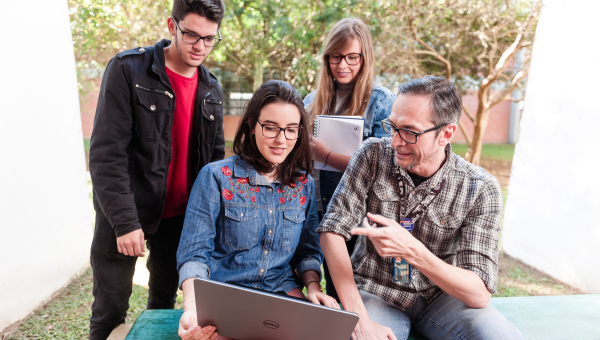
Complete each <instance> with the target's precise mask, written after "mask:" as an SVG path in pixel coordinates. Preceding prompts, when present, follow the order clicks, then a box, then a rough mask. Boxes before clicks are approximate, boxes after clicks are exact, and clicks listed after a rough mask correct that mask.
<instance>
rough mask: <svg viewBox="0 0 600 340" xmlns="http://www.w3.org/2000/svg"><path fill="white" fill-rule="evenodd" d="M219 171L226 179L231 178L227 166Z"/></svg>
mask: <svg viewBox="0 0 600 340" xmlns="http://www.w3.org/2000/svg"><path fill="white" fill-rule="evenodd" d="M221 171H222V172H223V175H225V176H227V177H229V176H231V169H229V167H228V166H224V167H222V168H221Z"/></svg>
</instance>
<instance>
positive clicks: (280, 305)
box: [194, 278, 358, 340]
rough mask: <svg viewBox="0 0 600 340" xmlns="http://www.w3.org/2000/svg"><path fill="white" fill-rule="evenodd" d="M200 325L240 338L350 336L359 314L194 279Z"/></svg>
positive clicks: (342, 339)
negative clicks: (211, 326)
mask: <svg viewBox="0 0 600 340" xmlns="http://www.w3.org/2000/svg"><path fill="white" fill-rule="evenodd" d="M194 290H195V295H196V313H197V315H198V325H200V326H201V327H206V326H209V325H214V326H215V327H216V328H217V332H218V333H219V335H223V336H227V337H230V338H234V339H238V340H306V339H311V340H338V339H339V340H348V339H350V336H351V335H352V331H353V330H354V327H355V326H356V323H357V322H358V314H356V313H352V312H347V311H341V310H337V309H333V308H329V307H325V306H321V305H316V304H313V303H311V302H309V301H305V300H302V299H298V298H294V297H288V296H284V295H278V294H273V293H269V292H264V291H260V290H256V289H252V288H246V287H240V286H236V285H232V284H227V283H222V282H217V281H211V280H205V279H198V278H197V279H195V280H194Z"/></svg>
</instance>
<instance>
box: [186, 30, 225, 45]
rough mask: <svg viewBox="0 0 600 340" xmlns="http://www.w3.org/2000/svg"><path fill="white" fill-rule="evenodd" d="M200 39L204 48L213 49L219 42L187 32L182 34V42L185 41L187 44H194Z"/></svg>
mask: <svg viewBox="0 0 600 340" xmlns="http://www.w3.org/2000/svg"><path fill="white" fill-rule="evenodd" d="M200 39H202V40H204V46H206V47H215V46H217V45H218V44H219V40H218V39H216V38H212V37H206V38H202V37H200V36H198V35H195V34H191V33H187V32H185V33H183V41H185V42H186V43H188V44H195V43H197V42H198V41H199V40H200Z"/></svg>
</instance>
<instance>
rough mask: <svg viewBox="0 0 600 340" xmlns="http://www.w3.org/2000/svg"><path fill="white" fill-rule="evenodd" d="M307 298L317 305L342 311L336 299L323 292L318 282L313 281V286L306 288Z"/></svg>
mask: <svg viewBox="0 0 600 340" xmlns="http://www.w3.org/2000/svg"><path fill="white" fill-rule="evenodd" d="M306 298H307V299H308V301H310V302H312V303H314V304H316V305H323V306H327V307H331V308H336V309H341V308H340V305H339V304H338V302H337V301H336V300H335V299H334V298H332V297H331V296H329V295H327V294H325V293H323V292H322V291H321V285H319V283H318V282H314V281H313V283H312V284H309V285H308V287H306Z"/></svg>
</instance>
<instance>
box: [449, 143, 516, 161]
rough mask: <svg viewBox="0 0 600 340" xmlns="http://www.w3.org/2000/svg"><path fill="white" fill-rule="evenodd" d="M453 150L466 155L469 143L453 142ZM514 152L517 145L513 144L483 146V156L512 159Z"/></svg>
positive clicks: (495, 158) (462, 155) (460, 154)
mask: <svg viewBox="0 0 600 340" xmlns="http://www.w3.org/2000/svg"><path fill="white" fill-rule="evenodd" d="M452 151H453V152H454V153H456V154H457V155H459V156H461V157H465V153H466V152H467V144H452ZM514 154H515V146H514V145H513V144H484V145H483V147H482V148H481V158H487V159H494V160H508V161H512V159H513V156H514Z"/></svg>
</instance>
